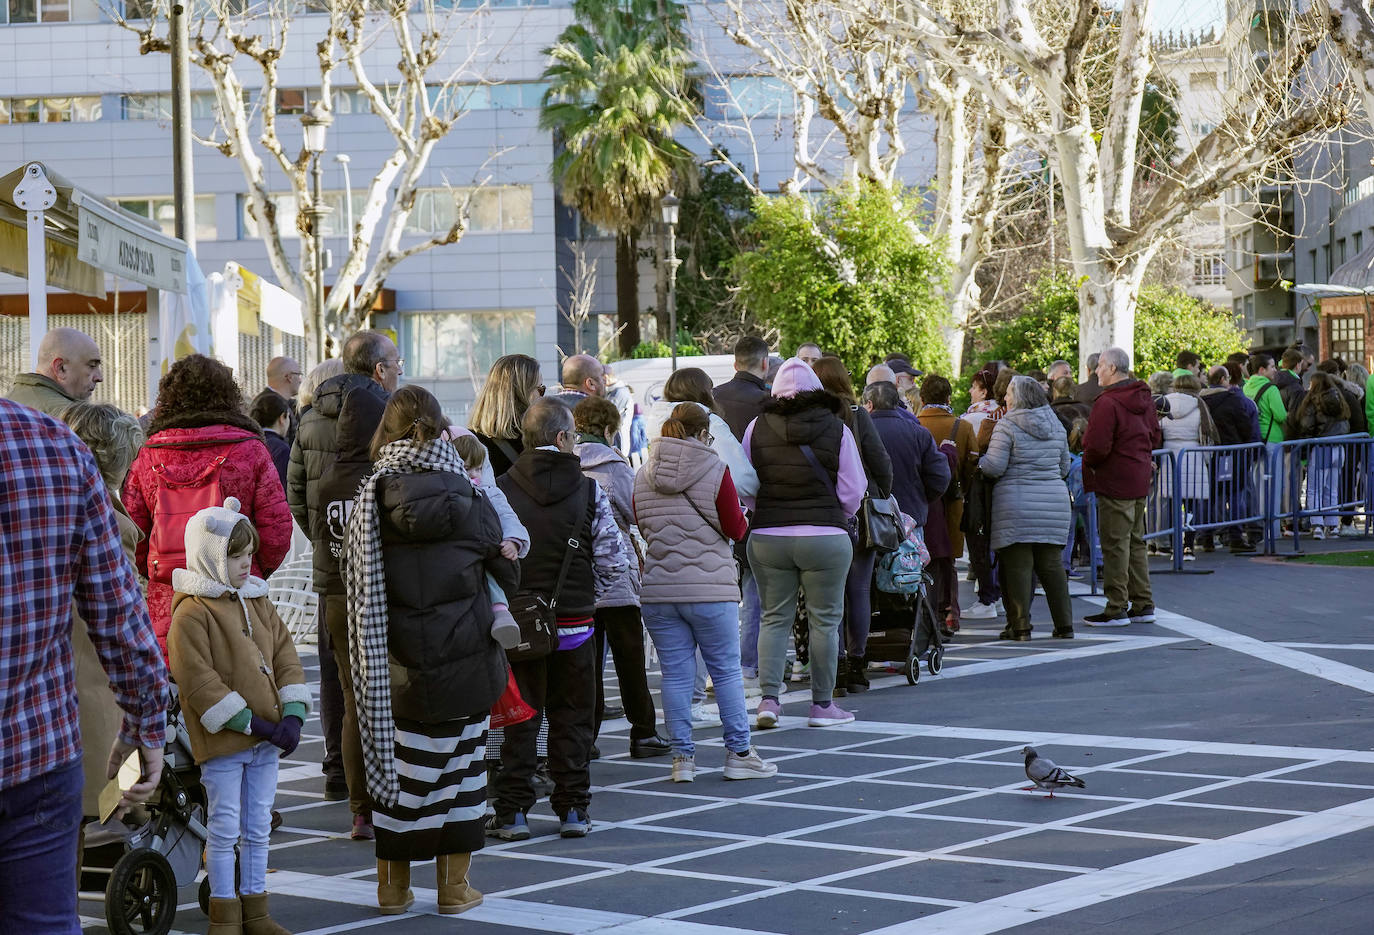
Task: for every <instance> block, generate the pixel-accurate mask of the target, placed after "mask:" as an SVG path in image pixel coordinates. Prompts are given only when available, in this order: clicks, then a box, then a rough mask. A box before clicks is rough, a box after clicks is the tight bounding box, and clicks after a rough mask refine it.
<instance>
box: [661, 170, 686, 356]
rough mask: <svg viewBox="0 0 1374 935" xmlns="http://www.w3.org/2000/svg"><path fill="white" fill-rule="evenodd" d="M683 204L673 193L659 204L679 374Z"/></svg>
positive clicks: (670, 335)
mask: <svg viewBox="0 0 1374 935" xmlns="http://www.w3.org/2000/svg"><path fill="white" fill-rule="evenodd" d="M681 204H682V202H680V201H679V200H678V197H677V195H674V194H673V193H672V192H671V191H670V192H668V194H666V195H664V196H663V199H662V200H661V201H660V202H659V203H658V207H659V210H660V211H662V212H663V223H664V224H666V225H668V346H669V347H670V348H672V354H673V372H674V373H676V372H677V267H678V258H677V211H678V206H679V205H681Z"/></svg>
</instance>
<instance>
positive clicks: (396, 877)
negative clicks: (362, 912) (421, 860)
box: [377, 858, 415, 916]
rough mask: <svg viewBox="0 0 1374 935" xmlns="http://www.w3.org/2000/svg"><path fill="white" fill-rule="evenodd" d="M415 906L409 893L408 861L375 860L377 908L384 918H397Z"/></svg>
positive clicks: (411, 894) (413, 896) (412, 894)
mask: <svg viewBox="0 0 1374 935" xmlns="http://www.w3.org/2000/svg"><path fill="white" fill-rule="evenodd" d="M413 905H415V894H414V893H412V892H411V891H410V861H408V860H381V859H380V858H379V859H378V860H377V906H378V907H379V908H380V909H381V910H382V915H384V916H398V915H401V914H402V913H404V912H405V911H406V910H407V909H409V908H410V907H411V906H413Z"/></svg>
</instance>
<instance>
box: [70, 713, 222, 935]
mask: <svg viewBox="0 0 1374 935" xmlns="http://www.w3.org/2000/svg"><path fill="white" fill-rule="evenodd" d="M205 811H206V796H205V789H204V787H203V786H201V784H200V768H199V767H197V766H196V762H195V759H194V758H193V757H192V756H191V738H190V735H189V734H187V732H186V727H185V726H184V725H183V724H182V719H181V706H180V705H179V704H178V703H177V697H176V689H175V687H173V689H172V694H171V698H170V701H169V702H168V706H167V747H166V749H165V750H164V751H163V765H162V777H161V779H160V780H159V782H158V787H157V792H155V793H154V795H153V798H152V799H151V800H149V801H148V802H147V803H145V804H143V805H140V806H135V807H134V808H133V809H131V810H130V812H129V814H128V815H126V816H125V817H124V819H123V820H121V821H116V820H114V819H111V820H110V821H108V822H105V823H103V824H95V823H92V824H89V825H87V826H86V828H85V840H84V847H83V850H82V853H81V867H80V873H79V876H80V889H81V894H80V895H81V898H82V899H91V900H97V899H103V900H104V902H105V921H106V924H107V925H109V928H110V932H111V935H167V932H169V931H171V928H172V919H173V917H174V916H175V915H176V908H177V887H179V886H185V885H187V884H189V883H193V882H195V879H196V876H197V874H199V873H200V868H201V863H202V859H203V855H204V852H205V839H206V838H207V837H208V832H207V830H206V827H205Z"/></svg>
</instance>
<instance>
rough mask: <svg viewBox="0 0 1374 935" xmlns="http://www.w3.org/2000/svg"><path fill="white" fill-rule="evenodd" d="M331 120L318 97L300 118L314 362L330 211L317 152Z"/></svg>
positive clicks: (321, 353) (320, 335) (320, 347)
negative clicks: (305, 157) (306, 169)
mask: <svg viewBox="0 0 1374 935" xmlns="http://www.w3.org/2000/svg"><path fill="white" fill-rule="evenodd" d="M333 122H334V121H333V119H332V118H331V117H330V116H329V112H328V111H326V110H325V109H324V105H323V103H322V102H320V101H316V102H315V106H314V107H312V108H311V109H310V113H309V114H307V115H305V116H304V117H302V118H301V130H302V131H303V135H304V137H305V151H306V152H308V153H309V154H310V174H311V176H312V182H313V190H312V193H311V199H310V202H311V203H310V239H311V248H312V250H313V256H314V267H315V282H314V287H315V288H314V305H315V308H314V314H313V316H312V318H313V319H314V325H315V360H316V362H317V363H318V362H319V361H322V360H324V358H325V348H326V344H325V334H324V219H325V218H326V217H327V216H328V215H329V208H328V207H326V206H325V204H324V193H323V191H322V190H321V182H322V180H321V174H322V169H321V167H320V156H321V155H323V154H324V143H325V136H326V134H327V132H328V130H329V125H330V124H331V123H333Z"/></svg>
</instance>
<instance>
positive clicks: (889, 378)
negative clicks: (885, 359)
mask: <svg viewBox="0 0 1374 935" xmlns="http://www.w3.org/2000/svg"><path fill="white" fill-rule="evenodd" d="M874 383H891V384H892V385H893V386H896V385H897V375H896V374H895V373H893V372H892V368H891V367H889V366H888V365H887V364H878V366H876V367H874V368H873V369H871V370H869V371H868V376H867V377H866V378H865V379H864V386H872V385H873V384H874Z"/></svg>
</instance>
